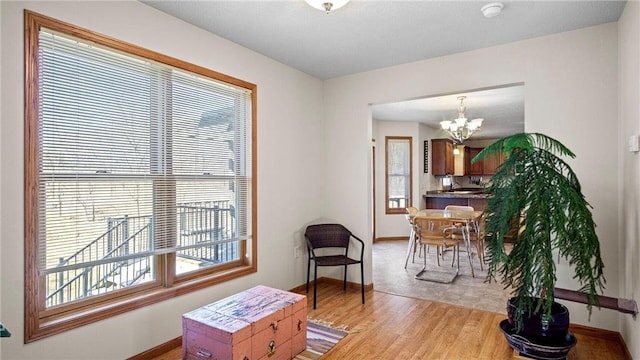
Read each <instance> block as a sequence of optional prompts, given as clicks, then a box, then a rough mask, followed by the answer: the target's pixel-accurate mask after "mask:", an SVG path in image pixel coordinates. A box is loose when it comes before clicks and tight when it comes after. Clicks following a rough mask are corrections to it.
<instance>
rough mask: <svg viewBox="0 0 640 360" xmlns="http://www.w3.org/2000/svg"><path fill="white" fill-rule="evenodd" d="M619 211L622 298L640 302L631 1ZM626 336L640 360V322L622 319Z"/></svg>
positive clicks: (639, 53) (636, 28) (639, 82)
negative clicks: (631, 143) (630, 146)
mask: <svg viewBox="0 0 640 360" xmlns="http://www.w3.org/2000/svg"><path fill="white" fill-rule="evenodd" d="M618 66H619V69H618V81H619V84H618V89H619V90H618V92H619V101H618V106H619V108H618V121H619V124H620V126H619V128H620V130H619V134H618V143H619V144H620V146H619V147H618V153H619V156H620V164H621V166H620V167H619V177H620V184H621V187H620V191H619V192H618V194H619V196H620V205H619V209H620V210H619V211H620V214H621V217H620V225H621V229H622V237H621V243H620V251H619V258H620V262H619V263H618V270H619V271H620V282H619V284H620V289H621V291H620V297H622V298H625V299H635V300H636V301H640V261H639V259H640V153H637V152H636V153H631V152H628V151H627V150H626V149H625V146H624V144H626V141H627V138H628V137H629V135H631V134H640V102H639V101H638V99H640V3H639V2H637V1H628V2H627V5H626V6H625V9H624V12H623V14H622V16H621V17H620V20H619V22H618ZM620 333H621V334H622V336H623V338H624V339H625V342H626V344H627V347H628V348H629V352H630V353H631V356H632V358H634V359H640V318H636V319H633V318H632V317H631V316H630V315H625V314H621V315H620Z"/></svg>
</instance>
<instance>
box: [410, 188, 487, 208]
mask: <svg viewBox="0 0 640 360" xmlns="http://www.w3.org/2000/svg"><path fill="white" fill-rule="evenodd" d="M422 197H423V198H424V200H425V206H426V208H427V209H444V208H445V207H446V206H447V205H464V206H471V207H473V208H474V209H475V210H479V211H483V210H484V209H485V207H486V206H487V199H488V198H489V194H486V193H485V192H483V190H482V189H473V190H472V189H463V190H455V191H446V190H434V191H427V193H426V194H423V195H422Z"/></svg>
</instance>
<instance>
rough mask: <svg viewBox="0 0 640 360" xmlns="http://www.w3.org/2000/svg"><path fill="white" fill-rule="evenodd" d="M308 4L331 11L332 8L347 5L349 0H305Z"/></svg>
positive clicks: (335, 8)
mask: <svg viewBox="0 0 640 360" xmlns="http://www.w3.org/2000/svg"><path fill="white" fill-rule="evenodd" d="M304 1H306V2H307V4H309V5H311V6H312V7H314V8H316V9H318V10H324V11H326V12H327V14H328V13H329V11H331V10H337V9H339V8H341V7H343V6H345V5H346V4H347V3H348V2H349V0H304Z"/></svg>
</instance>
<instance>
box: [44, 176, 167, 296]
mask: <svg viewBox="0 0 640 360" xmlns="http://www.w3.org/2000/svg"><path fill="white" fill-rule="evenodd" d="M43 184H44V186H43V190H42V191H43V196H41V198H42V199H43V200H44V203H45V206H44V208H45V209H46V211H45V212H44V216H43V219H42V226H41V231H42V232H43V233H42V234H41V236H42V238H43V239H46V242H43V243H42V249H41V252H40V255H41V256H42V257H43V258H44V260H45V262H46V265H45V269H44V271H45V272H46V273H47V275H46V276H47V279H46V290H45V292H46V294H45V296H46V304H47V306H53V305H60V304H63V303H68V302H71V301H75V300H79V299H83V298H87V297H90V296H94V295H98V294H105V293H108V292H113V291H116V290H119V289H123V288H127V287H130V286H134V285H139V284H143V283H146V282H149V281H152V280H154V279H156V273H155V269H154V267H153V261H152V259H153V257H152V256H150V255H149V254H150V250H151V248H152V244H151V241H152V236H151V234H152V226H151V204H150V203H149V202H148V201H144V199H147V198H149V197H150V194H151V183H150V181H148V180H147V181H108V180H105V181H100V180H98V179H90V180H74V179H69V180H57V181H47V182H44V183H43ZM110 258H120V260H118V261H110V260H109V259H110Z"/></svg>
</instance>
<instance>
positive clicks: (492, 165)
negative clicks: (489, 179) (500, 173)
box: [464, 147, 504, 175]
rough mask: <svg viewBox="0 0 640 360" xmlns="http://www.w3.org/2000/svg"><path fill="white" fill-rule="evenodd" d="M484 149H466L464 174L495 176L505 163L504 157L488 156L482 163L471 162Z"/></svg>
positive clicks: (500, 155) (501, 155)
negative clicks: (503, 162)
mask: <svg viewBox="0 0 640 360" xmlns="http://www.w3.org/2000/svg"><path fill="white" fill-rule="evenodd" d="M482 149H483V148H474V147H465V148H464V162H465V166H464V174H465V175H493V174H495V173H496V170H497V169H498V167H500V165H501V164H502V161H504V155H503V154H499V155H491V156H486V157H485V158H484V159H482V160H480V161H476V162H475V163H473V164H472V163H471V160H472V159H473V158H474V157H475V156H476V155H478V154H479V153H480V151H482Z"/></svg>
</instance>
